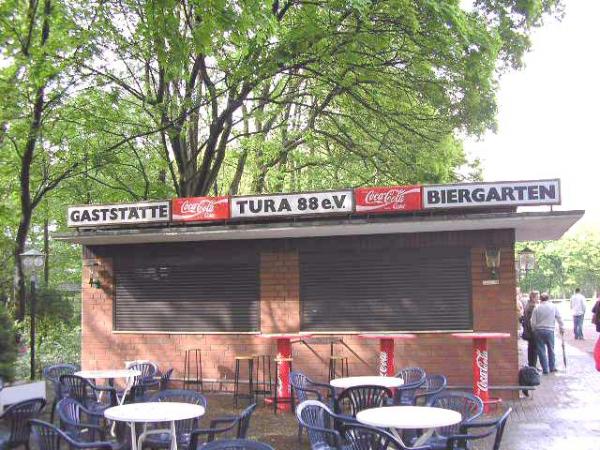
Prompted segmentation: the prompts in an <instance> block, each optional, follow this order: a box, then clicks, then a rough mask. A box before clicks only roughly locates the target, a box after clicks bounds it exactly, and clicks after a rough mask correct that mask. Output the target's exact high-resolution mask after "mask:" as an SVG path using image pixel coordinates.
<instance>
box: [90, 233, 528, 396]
mask: <svg viewBox="0 0 600 450" xmlns="http://www.w3.org/2000/svg"><path fill="white" fill-rule="evenodd" d="M513 236H514V235H513V233H512V231H510V230H500V231H495V232H472V233H469V232H464V233H436V234H429V235H428V234H421V235H412V237H411V236H406V243H407V245H406V246H407V247H413V248H414V247H423V246H434V245H435V246H440V245H442V244H445V245H449V246H454V245H460V246H465V245H466V246H469V247H471V249H472V250H471V266H472V300H473V317H474V327H473V328H474V330H477V331H503V332H509V333H511V338H510V339H506V340H502V341H494V342H492V343H491V345H490V384H492V385H503V384H516V378H517V376H516V374H517V369H518V359H517V344H516V340H517V336H516V330H517V325H516V324H517V322H516V311H515V273H514V259H513V258H514V256H513V255H514V249H513V240H514V238H513ZM486 246H498V247H500V248H501V267H500V270H499V274H500V283H499V284H498V285H489V286H485V285H483V280H486V279H488V278H489V271H488V269H487V268H486V267H485V260H484V249H485V247H486ZM265 248H267V249H266V250H263V251H261V258H260V283H261V289H260V295H261V305H260V308H261V309H260V310H261V331H262V332H263V333H281V332H296V331H300V294H299V270H298V253H297V251H296V250H288V249H286V250H276V249H270V248H269V247H268V246H267V247H265ZM103 253H104V252H103ZM85 257H86V258H89V259H84V270H83V305H82V366H83V367H84V368H88V369H94V368H109V367H122V366H123V364H124V361H127V360H133V359H151V360H153V361H156V362H158V364H159V365H160V366H161V367H175V376H176V377H182V376H183V365H184V354H185V350H186V349H190V348H200V349H201V352H202V358H203V376H204V377H205V378H218V379H230V378H232V374H233V365H234V356H236V355H244V354H274V353H275V348H274V342H272V341H271V340H269V339H264V338H261V337H259V336H256V335H249V334H233V335H232V334H204V335H201V334H168V333H158V334H154V333H116V332H113V297H114V294H113V293H114V286H113V282H112V279H113V278H112V260H111V258H108V257H104V256H96V255H94V254H93V249H87V251H86V252H85ZM93 261H97V262H100V263H101V271H100V273H101V281H102V286H103V287H102V289H96V288H91V287H90V286H89V285H88V284H87V281H88V280H89V276H90V272H89V270H90V269H89V266H88V265H89V263H91V262H93ZM431 314H435V311H431ZM343 338H344V342H345V343H346V344H347V345H348V347H349V349H348V348H345V347H343V346H341V345H338V346H337V347H336V350H337V353H340V354H344V355H348V356H349V358H350V373H351V374H353V375H359V374H373V373H375V371H376V367H377V362H378V360H377V355H378V341H377V340H371V339H368V340H366V339H361V338H359V337H357V336H352V335H346V336H343ZM293 352H294V353H293V356H294V367H295V368H296V369H300V370H302V371H305V372H306V373H307V374H309V376H312V377H314V378H317V379H321V380H324V379H325V378H326V376H327V368H328V359H327V357H328V355H329V346H328V345H324V344H314V345H313V344H311V348H308V347H306V346H304V345H302V344H297V345H295V346H294V350H293ZM315 353H316V354H315ZM395 365H396V368H401V367H407V366H420V367H423V368H424V369H425V370H427V371H428V372H431V373H443V374H445V375H446V376H447V377H448V379H449V383H450V384H452V385H457V384H460V385H465V384H470V383H471V344H470V342H469V341H467V342H465V341H462V340H458V339H456V338H453V337H452V336H450V335H449V334H433V333H426V334H419V335H418V337H417V339H415V340H412V341H397V342H396V358H395Z"/></svg>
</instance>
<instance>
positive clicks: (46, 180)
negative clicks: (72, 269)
mask: <svg viewBox="0 0 600 450" xmlns="http://www.w3.org/2000/svg"><path fill="white" fill-rule="evenodd" d="M81 12H82V10H81V9H80V8H78V7H77V6H75V5H72V4H70V3H68V2H62V1H56V0H43V1H36V0H32V1H29V2H21V1H16V0H9V1H6V2H4V3H3V4H2V6H0V27H1V28H0V35H1V36H2V39H3V42H2V44H3V45H2V47H1V48H2V57H3V59H4V60H5V61H6V62H7V64H6V65H5V66H4V67H3V69H2V70H1V71H0V94H1V95H2V99H3V105H2V109H1V112H0V145H1V146H2V149H3V154H5V155H9V157H8V158H6V159H5V161H4V163H5V164H6V165H7V166H9V167H11V168H12V169H13V170H14V173H16V174H17V175H18V192H19V208H20V215H19V223H18V226H17V230H16V233H15V237H14V239H15V245H14V250H13V256H14V259H15V262H16V269H17V270H16V272H17V273H16V275H17V279H18V286H17V299H18V310H17V316H16V317H17V319H18V320H22V319H23V317H24V313H25V283H24V276H23V267H22V264H21V260H20V256H19V255H20V254H21V253H23V251H24V250H25V244H26V241H27V237H28V233H29V230H30V227H31V223H32V218H33V213H34V211H35V209H36V208H38V207H39V206H40V205H41V204H42V202H43V200H44V199H45V197H46V196H47V195H48V194H49V193H50V192H51V191H52V190H54V189H55V188H56V187H57V186H58V185H59V184H60V183H61V182H62V181H64V180H65V179H66V178H69V177H71V176H74V174H75V170H76V169H77V167H78V165H79V159H78V157H77V155H76V154H74V152H73V151H71V149H70V148H69V146H68V144H67V143H66V142H65V141H66V140H67V137H66V136H65V133H64V130H63V129H61V123H63V117H62V116H61V113H62V110H61V106H62V105H63V102H64V99H65V98H68V96H69V94H70V93H71V92H72V91H73V90H74V89H75V88H76V85H77V84H78V81H79V80H78V76H77V74H75V73H74V72H72V71H71V68H72V67H71V65H70V60H71V58H72V57H73V56H74V55H78V54H83V55H88V56H89V49H88V48H87V43H88V37H89V34H88V33H86V32H85V31H84V30H85V29H86V26H85V25H90V22H89V21H87V19H85V16H82V15H80V13H81ZM82 22H84V23H82Z"/></svg>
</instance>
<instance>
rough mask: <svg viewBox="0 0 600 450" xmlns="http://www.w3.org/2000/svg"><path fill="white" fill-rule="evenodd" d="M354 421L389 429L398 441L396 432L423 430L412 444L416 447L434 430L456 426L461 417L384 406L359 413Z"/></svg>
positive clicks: (417, 408) (430, 409) (440, 411)
mask: <svg viewBox="0 0 600 450" xmlns="http://www.w3.org/2000/svg"><path fill="white" fill-rule="evenodd" d="M356 420H358V421H359V422H361V423H364V424H365V425H371V426H374V427H380V428H390V429H391V430H392V431H393V432H394V435H395V436H396V437H397V438H398V439H399V440H400V441H402V439H401V437H400V434H399V433H397V432H396V430H423V434H422V435H421V436H420V437H419V438H418V439H417V440H416V441H415V443H414V446H415V447H418V446H420V445H424V444H425V442H426V441H427V440H428V439H429V438H430V437H431V435H432V434H433V431H434V430H435V429H436V428H439V427H447V426H450V425H456V424H457V423H460V421H461V420H462V416H461V414H460V413H459V412H457V411H452V410H450V409H444V408H433V407H430V406H386V407H383V408H371V409H365V410H363V411H360V412H359V413H358V414H357V415H356Z"/></svg>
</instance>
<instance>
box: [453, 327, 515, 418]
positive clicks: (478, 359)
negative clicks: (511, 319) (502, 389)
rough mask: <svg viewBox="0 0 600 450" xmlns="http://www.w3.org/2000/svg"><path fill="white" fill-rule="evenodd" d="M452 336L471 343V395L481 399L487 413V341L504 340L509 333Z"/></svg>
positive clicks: (456, 334)
mask: <svg viewBox="0 0 600 450" xmlns="http://www.w3.org/2000/svg"><path fill="white" fill-rule="evenodd" d="M452 336H454V337H456V338H459V339H471V340H472V341H473V393H474V394H475V395H476V396H477V397H479V398H480V399H481V401H482V402H483V404H484V408H485V409H484V411H485V412H488V411H489V405H490V403H492V402H491V400H490V393H489V360H490V358H489V351H488V340H489V339H505V338H509V337H510V333H486V332H479V333H477V332H476V333H453V334H452Z"/></svg>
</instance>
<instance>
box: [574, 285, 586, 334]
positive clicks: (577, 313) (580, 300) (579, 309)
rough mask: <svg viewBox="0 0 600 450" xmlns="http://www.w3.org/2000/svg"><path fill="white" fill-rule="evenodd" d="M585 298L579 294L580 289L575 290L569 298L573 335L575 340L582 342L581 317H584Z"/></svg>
mask: <svg viewBox="0 0 600 450" xmlns="http://www.w3.org/2000/svg"><path fill="white" fill-rule="evenodd" d="M585 307H586V304H585V297H584V296H583V295H582V294H581V289H579V288H577V289H575V294H573V297H571V314H572V315H573V333H574V334H575V339H579V340H583V316H585Z"/></svg>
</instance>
